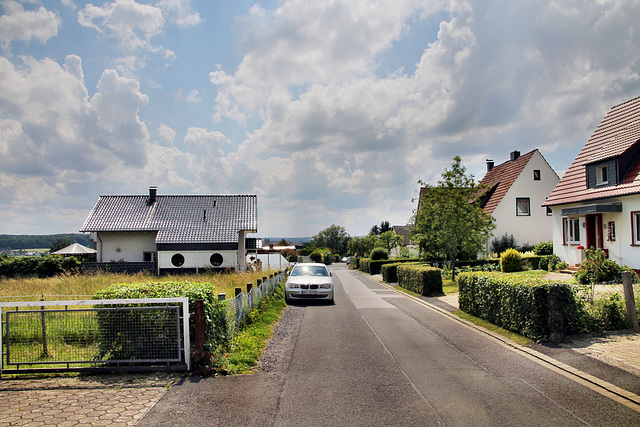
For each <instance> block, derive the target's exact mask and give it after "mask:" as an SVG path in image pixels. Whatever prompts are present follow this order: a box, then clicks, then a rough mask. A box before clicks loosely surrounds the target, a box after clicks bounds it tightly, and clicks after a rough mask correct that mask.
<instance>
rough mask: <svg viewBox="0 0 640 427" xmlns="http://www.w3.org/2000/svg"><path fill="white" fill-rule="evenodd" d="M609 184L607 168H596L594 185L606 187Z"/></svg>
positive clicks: (603, 166) (605, 166)
mask: <svg viewBox="0 0 640 427" xmlns="http://www.w3.org/2000/svg"><path fill="white" fill-rule="evenodd" d="M608 183H609V168H608V167H607V165H602V166H597V167H596V185H606V184H608Z"/></svg>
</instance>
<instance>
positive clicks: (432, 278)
mask: <svg viewBox="0 0 640 427" xmlns="http://www.w3.org/2000/svg"><path fill="white" fill-rule="evenodd" d="M397 272H398V285H399V286H401V287H403V288H405V289H408V290H410V291H413V292H417V293H419V294H420V295H432V294H442V270H441V269H439V268H433V267H427V266H424V265H407V264H404V265H401V266H399V267H398V269H397Z"/></svg>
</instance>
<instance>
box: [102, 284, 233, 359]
mask: <svg viewBox="0 0 640 427" xmlns="http://www.w3.org/2000/svg"><path fill="white" fill-rule="evenodd" d="M175 297H187V298H189V312H190V313H193V312H194V306H195V301H196V300H199V299H201V300H204V315H205V319H206V322H205V348H206V349H207V350H209V351H215V350H216V349H218V348H225V347H226V346H227V345H228V344H229V342H230V336H229V335H228V333H227V322H226V316H225V304H226V301H218V296H217V293H216V291H215V288H214V286H213V285H212V284H209V283H191V282H186V281H184V282H167V283H123V284H118V285H112V286H109V287H108V288H106V289H104V290H102V291H100V292H98V293H97V294H96V295H95V297H94V299H120V298H123V299H124V298H175ZM133 316H136V317H138V316H137V314H136V313H131V312H128V313H127V312H120V313H119V312H99V316H98V328H99V330H104V331H105V333H104V334H102V333H101V334H100V336H101V337H102V339H101V340H100V342H99V344H98V348H99V350H100V355H101V356H105V355H109V357H110V358H112V359H137V358H138V354H142V353H141V351H142V350H141V349H139V348H138V347H139V346H140V345H142V344H143V343H144V342H145V341H146V340H148V338H149V337H141V336H140V333H144V332H143V330H144V329H146V328H140V329H134V330H128V329H126V328H125V329H121V330H122V332H121V333H119V334H117V335H113V334H110V333H109V332H110V331H112V330H113V329H112V328H113V326H112V325H113V324H114V323H116V324H118V325H121V324H122V323H123V322H127V321H130V320H128V317H133ZM132 320H133V319H131V321H132ZM144 320H145V321H147V322H161V321H162V319H154V318H149V319H144ZM193 321H194V319H193V318H191V319H190V320H189V322H190V323H191V325H190V326H191V327H190V328H189V330H190V331H191V333H192V334H193V333H194V331H195V328H194V327H193ZM191 342H195V336H192V337H191Z"/></svg>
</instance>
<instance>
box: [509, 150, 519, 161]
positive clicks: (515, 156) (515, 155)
mask: <svg viewBox="0 0 640 427" xmlns="http://www.w3.org/2000/svg"><path fill="white" fill-rule="evenodd" d="M518 157H520V152H519V151H518V150H516V151H512V152H511V161H514V160H518Z"/></svg>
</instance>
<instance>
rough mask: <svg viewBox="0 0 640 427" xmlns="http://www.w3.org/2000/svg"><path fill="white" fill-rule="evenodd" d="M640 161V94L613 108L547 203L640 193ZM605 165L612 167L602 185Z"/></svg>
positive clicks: (573, 201)
mask: <svg viewBox="0 0 640 427" xmlns="http://www.w3.org/2000/svg"><path fill="white" fill-rule="evenodd" d="M639 160H640V97H638V98H634V99H632V100H630V101H627V102H624V103H622V104H619V105H616V106H614V107H612V108H611V110H609V112H608V113H607V114H606V116H605V117H604V119H603V120H602V122H600V125H598V127H597V128H596V130H595V132H594V133H593V135H592V136H591V138H589V140H588V141H587V143H586V144H585V146H584V147H583V148H582V150H581V151H580V153H579V154H578V156H577V157H576V158H575V160H574V161H573V163H572V164H571V166H570V167H569V169H568V170H567V172H566V173H565V174H564V176H563V177H562V179H561V180H560V182H559V183H558V185H557V186H556V188H555V189H554V190H553V192H552V193H551V195H550V196H549V198H548V200H547V202H546V203H545V204H546V205H547V206H554V205H561V204H567V203H576V202H583V201H587V200H597V199H603V198H609V197H617V196H624V195H630V194H636V193H640V164H639ZM603 166H606V167H608V170H607V174H608V176H609V177H610V179H609V180H607V182H606V183H602V182H601V184H600V185H598V182H597V179H598V178H599V177H598V176H597V172H598V168H602V167H603ZM601 170H602V169H600V171H601ZM601 181H602V180H601Z"/></svg>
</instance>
